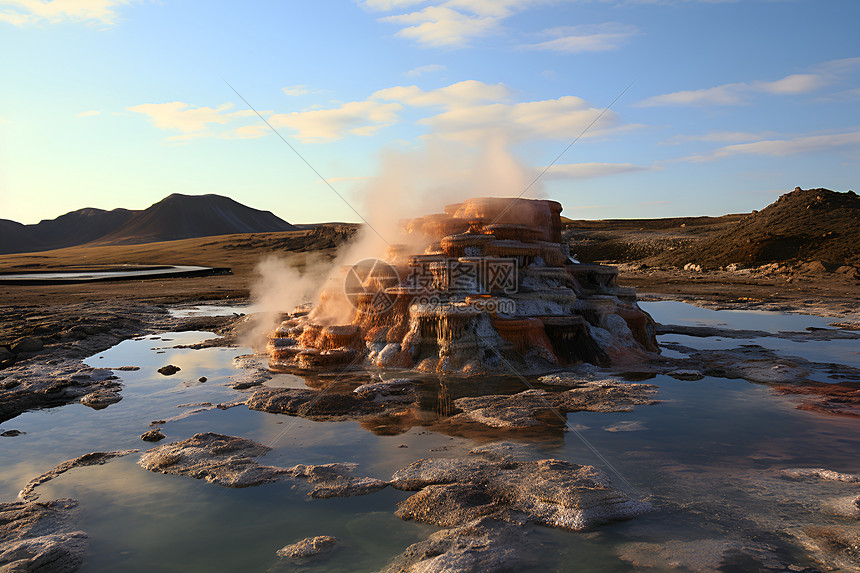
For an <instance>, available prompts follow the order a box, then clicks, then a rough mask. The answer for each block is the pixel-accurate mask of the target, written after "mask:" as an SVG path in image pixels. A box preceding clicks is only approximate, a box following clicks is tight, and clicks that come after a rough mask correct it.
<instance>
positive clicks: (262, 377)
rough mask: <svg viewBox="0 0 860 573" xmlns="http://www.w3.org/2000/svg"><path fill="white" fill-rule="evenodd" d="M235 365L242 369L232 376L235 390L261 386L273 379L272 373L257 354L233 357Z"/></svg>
mask: <svg viewBox="0 0 860 573" xmlns="http://www.w3.org/2000/svg"><path fill="white" fill-rule="evenodd" d="M233 366H234V367H236V368H238V369H240V370H241V372H240V373H239V374H234V375H232V376H230V380H232V381H233V384H232V386H231V387H232V388H233V389H234V390H247V389H248V388H254V387H256V386H261V385H262V384H263V383H264V382H266V381H267V380H271V378H272V373H271V372H269V370H268V369H267V368H264V367H263V366H262V365H261V363H260V361H259V359H257V358H256V357H255V356H253V355H251V356H237V357H236V358H234V359H233Z"/></svg>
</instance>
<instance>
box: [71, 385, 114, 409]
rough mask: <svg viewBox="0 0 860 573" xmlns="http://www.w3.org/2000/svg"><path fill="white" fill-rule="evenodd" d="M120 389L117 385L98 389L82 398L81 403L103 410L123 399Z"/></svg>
mask: <svg viewBox="0 0 860 573" xmlns="http://www.w3.org/2000/svg"><path fill="white" fill-rule="evenodd" d="M120 389H121V388H120V387H119V385H117V386H116V387H115V388H110V389H101V390H96V391H95V392H93V393H91V394H87V395H86V396H84V397H83V398H81V404H83V405H84V406H89V407H90V408H92V409H93V410H103V409H104V408H107V407H108V406H110V405H111V404H116V403H117V402H119V401H120V400H122V396H120V394H119V391H120Z"/></svg>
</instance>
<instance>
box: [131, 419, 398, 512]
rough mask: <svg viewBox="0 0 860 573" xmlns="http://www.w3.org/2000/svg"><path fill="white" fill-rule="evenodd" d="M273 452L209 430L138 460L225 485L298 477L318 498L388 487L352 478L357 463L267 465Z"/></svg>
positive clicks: (157, 469) (150, 466) (145, 465)
mask: <svg viewBox="0 0 860 573" xmlns="http://www.w3.org/2000/svg"><path fill="white" fill-rule="evenodd" d="M270 450H271V448H270V447H268V446H264V445H263V444H259V443H257V442H254V441H252V440H247V439H245V438H238V437H235V436H225V435H223V434H213V433H211V432H207V433H203V434H196V435H195V436H193V437H191V438H188V439H187V440H183V441H181V442H173V443H170V444H164V445H163V446H158V447H157V448H154V449H151V450H148V451H146V452H145V453H144V454H143V455H142V456H141V457H140V461H139V462H138V464H139V465H140V466H141V467H143V468H145V469H148V470H150V471H154V472H160V473H165V474H174V475H183V476H189V477H193V478H196V479H205V480H206V481H208V482H210V483H215V484H218V485H222V486H227V487H250V486H257V485H261V484H264V483H272V482H276V481H282V480H288V479H295V480H297V481H299V482H304V483H307V484H309V485H310V486H311V492H310V494H309V495H310V496H311V497H317V498H329V497H348V496H353V495H364V494H368V493H372V492H375V491H379V490H380V489H383V488H385V487H387V486H388V482H385V481H382V480H379V479H376V478H370V477H356V476H354V475H353V472H354V470H355V468H356V467H357V465H356V464H346V463H334V464H323V465H305V464H299V465H296V466H293V467H291V468H283V467H275V466H265V465H263V464H261V463H260V462H259V461H258V458H260V457H262V456H263V455H264V454H266V453H268V452H269V451H270Z"/></svg>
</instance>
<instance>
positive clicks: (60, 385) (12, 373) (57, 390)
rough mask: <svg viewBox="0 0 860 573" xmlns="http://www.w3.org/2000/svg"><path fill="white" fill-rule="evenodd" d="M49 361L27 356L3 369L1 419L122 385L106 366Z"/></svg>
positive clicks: (0, 396) (0, 402) (117, 388)
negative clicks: (38, 360) (27, 359)
mask: <svg viewBox="0 0 860 573" xmlns="http://www.w3.org/2000/svg"><path fill="white" fill-rule="evenodd" d="M50 362H52V363H41V362H39V363H37V362H34V361H32V360H30V361H27V362H23V363H20V364H16V365H15V366H12V367H10V368H7V369H5V370H3V378H2V379H0V422H3V421H5V420H8V419H11V418H13V417H15V416H17V415H18V414H20V413H22V412H25V411H27V410H30V409H32V408H47V407H52V406H61V405H63V404H68V403H70V402H74V401H75V400H78V399H80V398H81V397H83V396H85V395H87V394H92V393H94V392H97V391H99V390H106V391H109V392H118V391H119V389H120V388H121V386H120V384H119V382H117V381H116V380H117V377H116V376H114V374H113V372H111V371H110V370H108V369H107V368H90V367H88V366H84V365H83V364H82V363H81V362H80V361H79V360H74V359H58V360H52V361H50Z"/></svg>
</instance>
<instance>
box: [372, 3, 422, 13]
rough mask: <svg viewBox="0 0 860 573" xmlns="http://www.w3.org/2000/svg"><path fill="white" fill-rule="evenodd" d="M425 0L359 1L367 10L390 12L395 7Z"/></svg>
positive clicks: (404, 6)
mask: <svg viewBox="0 0 860 573" xmlns="http://www.w3.org/2000/svg"><path fill="white" fill-rule="evenodd" d="M424 1H425V0H364V2H362V3H361V6H362V7H363V8H366V9H367V10H375V11H380V12H390V11H391V10H394V9H397V8H406V7H408V6H415V5H417V4H423V3H424Z"/></svg>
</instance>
